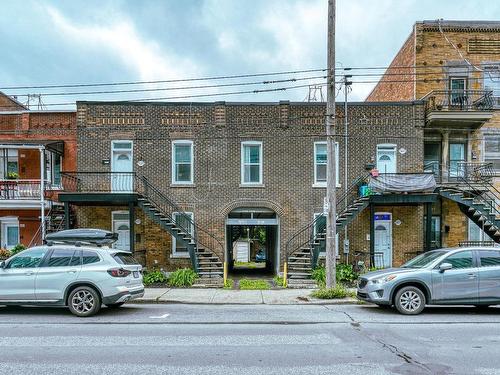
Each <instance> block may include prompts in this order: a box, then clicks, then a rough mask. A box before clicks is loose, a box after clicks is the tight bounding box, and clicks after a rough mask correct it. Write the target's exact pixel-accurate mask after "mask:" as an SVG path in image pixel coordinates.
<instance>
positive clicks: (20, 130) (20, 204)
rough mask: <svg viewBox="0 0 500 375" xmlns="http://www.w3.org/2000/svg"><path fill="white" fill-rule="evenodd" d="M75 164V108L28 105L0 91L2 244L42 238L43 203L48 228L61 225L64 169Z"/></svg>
mask: <svg viewBox="0 0 500 375" xmlns="http://www.w3.org/2000/svg"><path fill="white" fill-rule="evenodd" d="M42 164H44V166H43V167H42ZM42 168H43V171H44V172H43V182H44V184H43V185H42V184H41V181H42V173H41V169H42ZM75 168H76V114H75V111H30V110H29V109H28V108H27V107H25V106H24V105H23V104H21V103H19V102H18V101H17V100H15V99H14V98H11V97H9V96H7V95H4V94H3V93H0V240H1V247H2V248H7V249H11V248H13V247H14V246H16V245H17V244H23V245H25V246H29V245H35V244H39V243H40V242H41V233H42V228H41V217H42V207H43V216H45V218H46V219H45V222H46V229H47V230H48V231H50V230H51V229H57V228H58V226H59V224H60V223H62V215H63V213H62V212H61V210H62V205H60V204H58V202H57V193H58V191H59V190H60V189H61V175H60V172H61V171H62V170H65V169H66V170H73V169H75ZM42 197H43V199H41V198H42ZM58 208H60V209H61V210H59V209H58Z"/></svg>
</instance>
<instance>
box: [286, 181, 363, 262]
mask: <svg viewBox="0 0 500 375" xmlns="http://www.w3.org/2000/svg"><path fill="white" fill-rule="evenodd" d="M367 177H368V174H367V175H364V176H362V177H359V178H357V179H356V180H355V181H354V182H353V183H352V185H351V186H350V187H349V188H348V189H347V191H346V192H345V193H344V194H342V195H341V196H340V197H339V198H338V199H337V217H339V216H340V215H342V214H343V213H344V212H345V211H346V210H347V209H348V208H349V207H350V206H351V204H352V203H353V202H354V201H355V200H356V199H358V198H360V195H359V191H358V190H359V186H360V184H361V183H362V182H363V181H364V180H366V179H367ZM325 234H326V216H325V215H324V214H320V215H317V216H316V217H315V218H314V220H313V221H311V222H310V223H309V224H307V225H305V226H304V227H302V228H301V229H299V230H298V231H297V232H295V233H294V234H293V235H292V237H290V239H289V240H288V241H287V243H286V246H285V254H286V257H287V258H288V257H290V256H291V255H292V254H293V253H294V252H296V251H297V250H299V249H301V248H309V249H311V264H312V265H316V264H317V261H318V257H319V249H318V250H317V251H314V249H313V248H314V246H313V245H314V242H316V241H319V240H320V239H321V238H324V237H325Z"/></svg>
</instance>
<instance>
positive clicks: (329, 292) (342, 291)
mask: <svg viewBox="0 0 500 375" xmlns="http://www.w3.org/2000/svg"><path fill="white" fill-rule="evenodd" d="M311 295H312V296H313V297H315V298H320V299H340V298H346V297H352V293H350V292H349V291H348V290H347V289H346V288H345V287H344V286H343V285H341V284H337V286H336V287H335V288H329V289H326V288H321V289H319V290H316V291H314V292H313V293H312V294H311Z"/></svg>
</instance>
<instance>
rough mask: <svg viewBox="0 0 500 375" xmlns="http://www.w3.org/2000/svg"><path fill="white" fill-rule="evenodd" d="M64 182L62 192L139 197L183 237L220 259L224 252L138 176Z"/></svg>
mask: <svg viewBox="0 0 500 375" xmlns="http://www.w3.org/2000/svg"><path fill="white" fill-rule="evenodd" d="M61 179H62V185H63V189H64V191H67V192H82V193H94V192H101V193H137V194H139V195H141V196H143V197H144V198H146V199H147V200H148V202H149V203H150V204H151V205H152V206H153V207H154V208H155V209H157V210H158V211H159V213H160V214H161V215H163V216H164V217H166V218H167V219H169V220H170V221H171V222H172V223H175V225H176V227H177V228H179V229H180V230H181V231H182V233H184V235H183V236H184V237H186V238H188V237H189V238H191V239H192V242H193V244H196V246H197V247H198V248H201V247H203V248H206V249H207V250H210V251H212V252H213V253H214V256H217V257H219V254H222V253H223V251H224V246H223V245H222V242H221V241H220V240H219V239H218V238H217V237H216V236H215V235H213V234H212V233H211V232H210V231H209V230H207V229H205V228H204V227H202V226H200V225H199V224H197V223H196V222H195V220H193V219H192V217H191V216H190V215H188V214H186V213H185V212H184V210H183V209H182V208H181V207H180V206H179V205H177V204H176V203H175V202H174V201H173V200H172V199H170V198H169V197H168V196H167V195H166V194H165V193H163V192H162V191H160V190H159V189H158V188H157V187H156V186H154V185H153V184H152V183H151V182H149V180H148V179H147V178H146V177H144V176H138V175H137V174H136V173H134V172H62V173H61ZM187 242H190V241H187ZM193 244H189V243H188V245H193ZM190 255H191V258H192V259H191V260H192V261H193V265H194V266H195V267H196V264H197V262H196V259H195V257H194V253H193V252H190Z"/></svg>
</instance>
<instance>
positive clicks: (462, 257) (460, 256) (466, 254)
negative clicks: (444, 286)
mask: <svg viewBox="0 0 500 375" xmlns="http://www.w3.org/2000/svg"><path fill="white" fill-rule="evenodd" d="M442 263H450V264H451V265H452V266H453V268H470V267H472V251H461V252H459V253H456V254H453V255H450V256H449V257H448V258H446V259H444V260H443V262H442Z"/></svg>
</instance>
